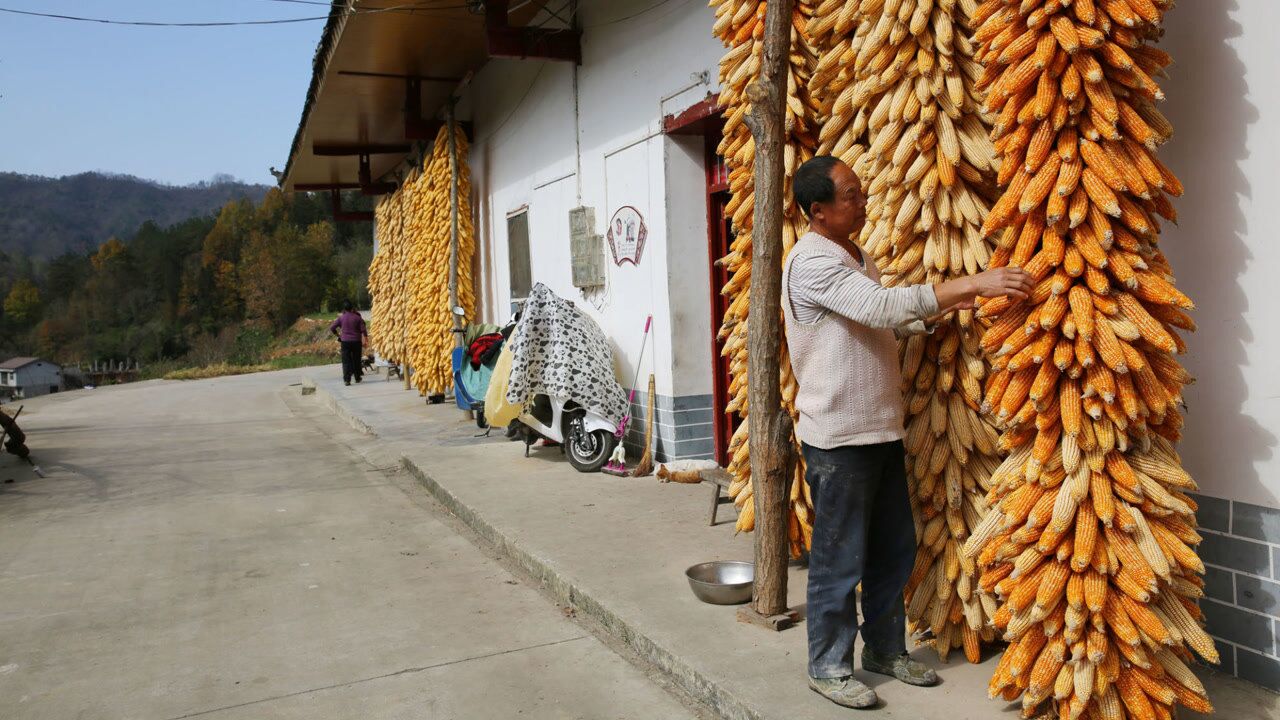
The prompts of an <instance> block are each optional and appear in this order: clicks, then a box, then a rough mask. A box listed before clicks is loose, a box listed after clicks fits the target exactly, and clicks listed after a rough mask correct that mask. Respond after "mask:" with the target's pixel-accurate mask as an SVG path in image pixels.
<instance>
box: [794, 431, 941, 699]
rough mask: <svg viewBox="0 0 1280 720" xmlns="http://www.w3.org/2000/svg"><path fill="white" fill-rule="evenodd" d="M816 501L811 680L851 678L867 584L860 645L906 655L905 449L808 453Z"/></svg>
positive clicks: (910, 551) (910, 545) (911, 540)
mask: <svg viewBox="0 0 1280 720" xmlns="http://www.w3.org/2000/svg"><path fill="white" fill-rule="evenodd" d="M803 450H804V460H805V464H806V468H805V480H806V481H808V483H809V492H810V494H811V495H812V497H813V511H814V522H813V547H812V549H811V550H810V551H809V592H808V608H807V613H806V617H807V619H806V621H805V622H806V624H807V625H808V630H809V675H810V677H815V678H834V677H844V676H846V675H852V674H853V640H854V638H855V637H856V636H857V634H858V611H857V607H856V605H855V599H856V598H855V594H856V588H857V587H858V583H859V582H861V583H862V615H863V621H862V641H863V642H864V643H866V644H867V645H869V646H870V647H871V648H872V649H873V650H875V651H876V652H877V653H880V654H883V655H890V656H897V655H900V654H901V653H903V652H906V649H907V647H906V637H905V635H906V610H905V608H904V607H903V602H902V591H903V589H904V588H905V587H906V585H907V578H908V577H910V575H911V566H912V564H913V562H914V558H915V549H916V547H915V545H916V538H915V526H914V525H913V524H912V521H911V505H910V501H909V500H908V498H907V477H906V464H905V463H906V461H905V458H904V454H903V447H902V441H901V440H897V441H894V442H887V443H879V444H876V445H854V446H849V447H839V448H833V449H831V450H820V449H818V448H815V447H810V446H809V445H805V446H804V448H803Z"/></svg>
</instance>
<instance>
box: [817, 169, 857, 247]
mask: <svg viewBox="0 0 1280 720" xmlns="http://www.w3.org/2000/svg"><path fill="white" fill-rule="evenodd" d="M829 177H830V178H831V182H832V184H834V185H835V188H836V194H835V197H834V198H833V199H832V200H831V202H824V203H814V204H813V220H814V221H815V222H816V223H820V224H821V225H822V226H823V227H824V228H825V229H826V230H827V232H830V233H831V234H832V235H834V236H838V237H837V239H840V240H847V239H849V238H850V237H852V236H853V235H854V234H855V233H857V232H859V231H861V230H862V225H863V224H864V223H866V221H867V198H866V196H865V195H863V194H862V184H861V183H859V182H858V176H857V175H854V174H853V170H852V169H850V167H849V166H848V165H845V164H844V163H842V162H838V163H836V164H835V165H833V166H832V167H831V174H830V176H829Z"/></svg>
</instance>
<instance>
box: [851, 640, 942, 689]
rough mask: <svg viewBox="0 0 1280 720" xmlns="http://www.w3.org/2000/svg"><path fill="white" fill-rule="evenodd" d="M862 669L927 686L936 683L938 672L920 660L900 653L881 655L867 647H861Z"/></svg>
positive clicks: (908, 682)
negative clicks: (917, 660)
mask: <svg viewBox="0 0 1280 720" xmlns="http://www.w3.org/2000/svg"><path fill="white" fill-rule="evenodd" d="M862 669H863V670H868V671H870V672H873V673H880V674H881V675H889V676H892V677H895V678H898V679H899V680H901V681H902V682H904V683H906V684H908V685H919V686H921V687H928V686H930V685H937V684H938V674H937V673H936V672H934V671H933V668H931V667H929V666H928V665H925V664H924V663H922V662H916V661H915V660H912V659H911V656H910V655H908V654H906V653H902V654H901V655H897V656H890V655H881V654H880V653H878V652H876V651H874V650H872V649H871V648H869V647H865V646H864V647H863V648H862Z"/></svg>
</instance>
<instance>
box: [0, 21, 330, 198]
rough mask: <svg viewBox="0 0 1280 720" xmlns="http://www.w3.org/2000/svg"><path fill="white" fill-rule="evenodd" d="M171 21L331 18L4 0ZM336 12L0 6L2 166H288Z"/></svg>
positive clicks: (174, 172)
mask: <svg viewBox="0 0 1280 720" xmlns="http://www.w3.org/2000/svg"><path fill="white" fill-rule="evenodd" d="M0 7H4V8H14V9H19V10H31V11H38V12H51V13H63V14H70V15H83V16H92V17H106V18H113V19H124V20H158V21H168V22H174V21H176V22H191V21H222V20H236V21H240V20H258V19H268V18H296V17H311V16H324V15H327V14H328V7H327V6H326V5H308V4H298V3H290V2H273V1H271V0H0ZM323 27H324V22H323V21H322V20H321V21H314V22H305V23H296V24H287V25H266V26H247V27H213V28H173V27H124V26H115V25H99V24H91V23H81V22H72V21H67V20H54V19H47V18H35V17H22V16H17V15H11V14H8V13H0V171H6V170H7V171H15V172H22V173H30V174H36V175H52V176H58V175H69V174H74V173H78V172H83V171H87V170H106V171H111V172H117V173H127V174H130V175H137V176H139V177H143V178H148V179H153V180H159V181H162V182H167V183H174V184H186V183H191V182H196V181H199V180H207V179H209V178H210V177H212V176H213V175H214V174H215V173H229V174H231V175H234V176H236V177H238V178H240V179H241V180H246V181H251V182H259V183H272V182H274V179H273V178H272V177H271V175H270V174H269V173H268V172H267V168H268V167H270V166H272V165H274V166H275V167H276V168H278V169H283V168H284V164H285V160H286V158H287V155H288V152H289V143H290V142H291V141H292V139H293V133H294V130H295V129H296V128H297V125H298V118H299V115H300V113H301V112H302V102H303V99H304V97H305V95H306V91H307V85H308V83H309V81H310V78H311V55H312V53H313V52H314V50H315V46H316V42H317V41H318V40H319V39H320V31H321V29H322V28H323Z"/></svg>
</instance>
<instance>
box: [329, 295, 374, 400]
mask: <svg viewBox="0 0 1280 720" xmlns="http://www.w3.org/2000/svg"><path fill="white" fill-rule="evenodd" d="M329 332H331V333H333V334H334V336H336V337H337V338H338V341H339V342H340V343H342V382H344V383H346V384H348V385H350V384H351V378H352V377H353V376H354V377H355V379H356V382H360V381H361V380H363V379H364V374H363V373H362V372H361V370H360V355H361V353H362V351H363V345H362V343H361V341H362V340H364V341H367V340H368V339H369V331H368V330H367V329H365V326H364V318H362V317H360V313H358V312H356V306H355V305H353V304H352V303H349V302H348V303H346V304H344V305H343V306H342V314H341V315H339V316H338V319H337V320H334V321H333V324H332V325H330V326H329Z"/></svg>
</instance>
